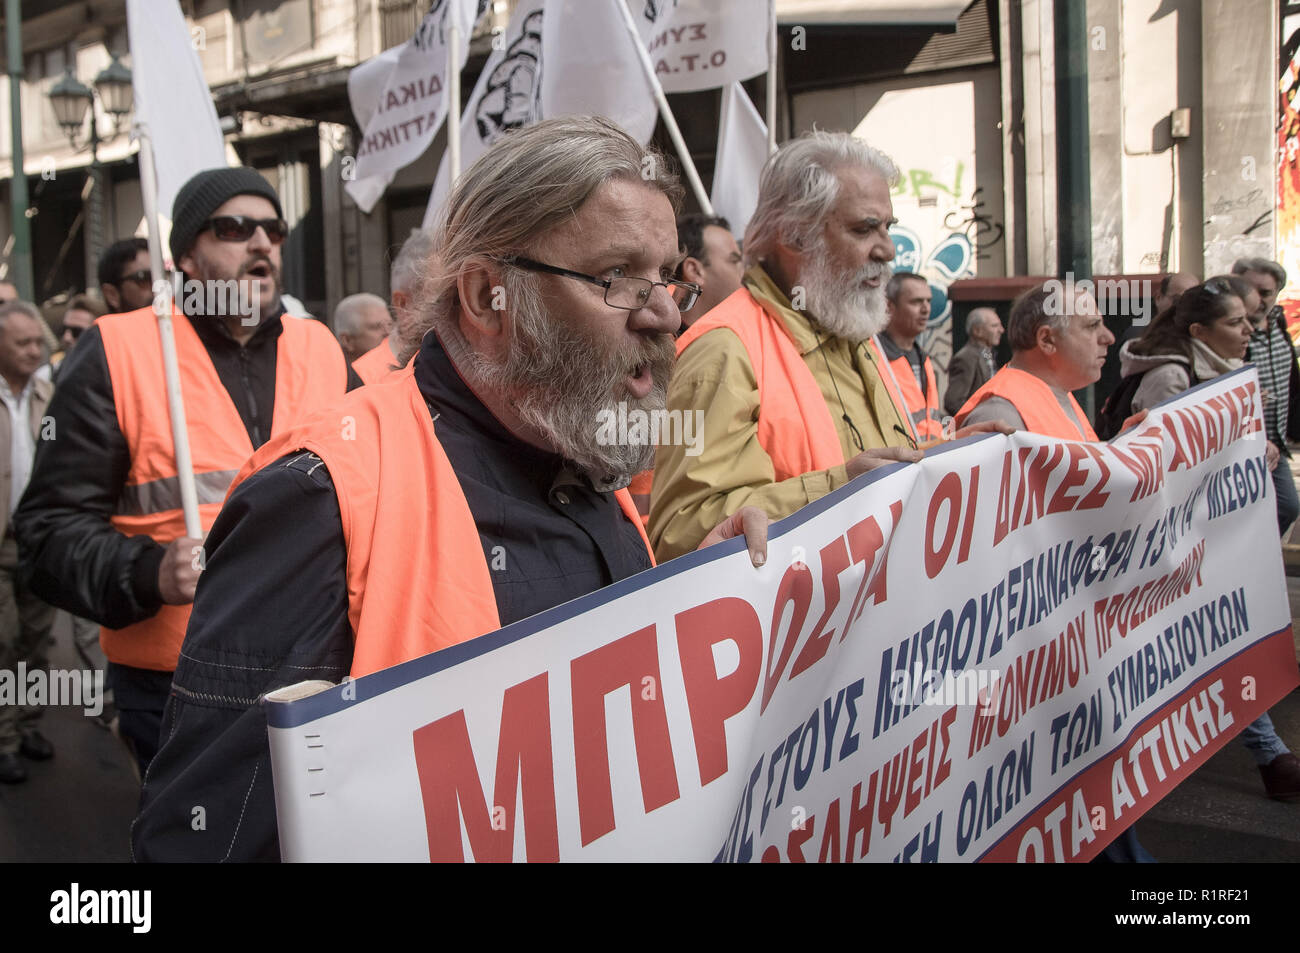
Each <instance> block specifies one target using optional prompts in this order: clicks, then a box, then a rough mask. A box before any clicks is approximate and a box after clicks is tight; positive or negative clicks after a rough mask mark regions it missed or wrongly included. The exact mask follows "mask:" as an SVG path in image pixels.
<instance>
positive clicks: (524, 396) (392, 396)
mask: <svg viewBox="0 0 1300 953" xmlns="http://www.w3.org/2000/svg"><path fill="white" fill-rule="evenodd" d="M643 170H650V174H651V177H650V178H643ZM668 170H669V165H668V160H666V159H665V158H664V157H663V156H661V155H658V154H657V153H654V152H647V150H645V149H644V148H643V147H642V146H641V145H640V144H639V143H637V142H636V141H635V140H634V139H632V138H631V137H630V136H628V135H627V134H626V133H624V132H623V131H622V130H621V129H618V128H617V127H616V126H614V125H612V124H611V123H609V122H608V121H606V120H603V119H595V118H586V117H567V118H563V119H553V120H547V121H544V122H540V123H537V124H535V125H532V126H529V127H526V128H523V129H519V130H516V131H513V132H510V133H508V134H507V135H505V136H503V137H502V138H501V139H499V140H498V141H497V142H496V143H495V144H494V145H493V146H492V147H491V148H490V149H489V150H488V151H487V152H485V153H484V154H483V155H482V156H481V157H480V158H479V159H478V161H477V162H475V164H474V165H473V166H472V167H471V168H470V169H468V170H467V171H466V172H465V174H464V175H463V176H461V178H460V180H459V181H458V182H457V184H456V186H455V188H454V189H453V191H452V193H451V195H450V197H449V198H448V200H447V206H446V208H445V215H444V219H443V221H442V224H441V225H440V226H439V229H438V233H437V237H436V241H435V252H434V255H435V256H436V257H437V259H438V265H437V267H436V268H429V267H428V265H427V263H426V267H425V271H424V275H425V277H426V281H425V282H424V286H425V294H424V296H423V298H424V301H425V302H426V304H425V308H424V310H425V320H424V322H423V326H420V327H416V328H413V329H412V331H411V333H410V335H408V336H407V339H406V342H405V344H406V346H405V348H404V351H405V352H407V353H413V354H414V356H413V357H412V358H411V360H410V362H409V363H408V364H407V365H406V366H405V367H404V368H403V369H402V370H401V371H397V372H394V373H392V374H389V375H388V376H386V377H385V378H384V379H383V380H381V381H379V382H377V383H372V384H367V385H366V386H365V387H363V388H361V389H360V390H358V391H356V392H355V393H353V394H350V395H349V396H348V398H347V399H346V400H344V401H343V402H342V403H341V404H340V405H339V406H338V408H337V411H338V413H337V415H336V414H333V413H331V414H329V415H322V416H321V417H319V418H318V419H317V420H316V421H315V422H313V423H312V424H310V425H308V426H305V427H303V428H301V429H299V430H298V431H297V432H296V433H294V434H291V435H288V436H286V437H285V438H283V439H281V440H277V441H275V442H273V444H271V445H269V446H267V447H264V448H263V449H262V450H261V451H259V452H258V454H257V455H256V456H255V457H254V459H253V460H252V461H250V463H249V466H248V467H246V468H245V471H244V474H243V475H242V477H241V479H242V482H237V483H236V486H235V488H234V490H233V491H232V493H231V496H230V499H229V501H228V502H227V504H226V508H225V509H224V510H223V512H222V514H221V517H220V518H219V519H218V520H217V523H216V525H215V526H214V527H213V530H212V533H211V535H210V536H209V546H210V553H209V564H208V570H207V574H206V576H205V578H204V583H203V586H202V587H201V588H200V590H199V594H198V599H197V601H196V603H195V606H194V617H193V620H192V622H191V624H190V629H189V632H188V634H187V635H186V639H185V650H184V654H183V657H182V659H181V664H180V666H179V667H178V668H177V671H176V691H175V693H174V695H173V698H172V702H171V706H170V707H169V709H168V713H167V721H166V725H165V727H164V738H165V739H166V741H165V742H164V744H163V746H162V749H161V750H160V751H159V753H158V757H157V759H156V760H155V761H154V767H153V769H152V770H151V771H150V774H149V778H148V779H147V781H146V783H145V787H144V790H143V792H142V796H141V814H140V816H139V817H138V818H137V819H136V823H135V825H134V826H133V828H132V841H133V848H134V856H135V857H136V859H137V860H139V859H145V860H170V859H177V860H179V859H185V860H222V859H228V860H251V859H276V858H278V857H279V847H278V839H277V829H276V819H275V800H274V792H273V787H272V779H271V771H270V761H269V759H270V755H269V751H268V747H267V734H266V720H265V715H264V713H263V710H262V708H261V707H260V706H259V705H257V704H256V703H255V701H254V699H256V698H257V697H258V696H259V695H261V694H262V693H264V692H268V691H272V690H274V689H276V688H280V687H283V686H286V685H290V684H293V683H296V682H299V681H302V680H303V679H304V678H315V679H329V680H331V681H338V680H340V679H341V678H343V677H344V676H346V675H349V674H351V675H353V676H360V675H363V674H367V673H369V672H373V671H376V670H378V669H382V668H386V667H388V666H391V665H395V664H397V663H399V662H402V661H405V660H407V659H411V658H416V657H418V656H421V655H424V654H427V653H429V652H433V651H436V650H438V649H440V648H443V647H445V646H449V645H453V644H456V643H459V642H464V641H467V640H469V639H472V638H474V637H476V636H479V635H481V634H484V633H487V632H491V631H494V630H496V629H497V628H498V627H499V626H502V625H506V624H509V623H511V622H514V621H516V620H518V619H522V618H525V617H528V616H531V615H534V614H535V613H538V612H541V611H543V610H545V609H548V608H550V607H552V606H556V605H559V604H561V603H564V602H567V601H569V600H571V599H574V598H577V597H579V596H583V595H586V594H587V593H590V592H592V591H594V590H596V589H599V588H601V587H603V586H607V585H610V584H612V583H615V582H618V581H619V580H621V579H625V578H627V577H628V576H631V575H633V574H635V573H637V572H640V571H641V570H643V569H646V568H649V567H650V566H651V565H652V564H653V560H652V558H651V555H650V552H649V545H648V542H647V541H646V539H645V534H644V532H643V531H642V530H641V528H640V523H639V521H638V520H637V518H636V512H635V509H634V507H633V506H632V502H631V499H630V497H629V496H628V495H627V493H626V491H625V490H624V489H623V488H624V487H626V485H627V483H628V481H629V480H630V479H631V478H632V475H633V474H635V473H638V472H640V471H641V470H643V469H645V467H646V466H647V465H648V463H649V459H650V455H651V451H652V450H653V447H652V446H650V445H648V444H646V443H639V444H638V443H632V442H628V443H618V442H615V443H610V442H606V441H603V440H602V439H601V437H600V434H601V428H600V424H599V420H600V417H601V413H602V411H608V410H609V409H610V408H611V407H617V406H618V404H619V403H624V404H626V405H627V406H628V407H630V408H631V409H630V410H628V413H631V412H633V411H636V410H644V411H647V412H649V411H654V410H659V411H662V408H663V400H664V391H665V388H666V386H667V381H668V376H669V374H670V372H671V369H672V362H673V332H675V331H676V330H677V328H678V326H679V325H680V323H681V313H682V309H683V308H687V307H689V306H691V305H692V304H694V299H695V296H696V294H697V292H698V289H697V288H695V287H694V286H691V285H684V284H682V283H680V282H676V281H674V280H672V277H671V276H672V274H673V269H674V268H675V267H676V265H677V261H678V258H679V252H678V246H677V232H676V228H675V227H674V204H675V203H676V202H677V201H678V200H679V198H680V195H681V188H680V186H679V185H678V183H677V180H676V177H675V176H674V175H672V174H671V173H670V172H669V171H668ZM430 331H431V332H432V333H425V332H430ZM340 418H342V419H343V420H346V421H347V422H348V425H347V426H345V427H343V428H340V426H339V423H340ZM741 532H744V533H745V534H746V536H747V538H748V539H749V540H750V551H751V558H752V559H753V560H754V561H756V562H758V561H761V560H760V556H759V554H762V553H765V550H766V520H764V519H763V517H762V514H761V513H758V512H756V511H754V510H753V509H752V508H750V509H747V510H745V511H743V512H742V513H740V514H737V516H736V517H735V518H731V519H727V520H725V521H724V524H723V525H722V526H719V527H717V528H715V530H714V532H713V533H712V534H710V538H709V539H707V540H706V541H705V542H706V543H712V542H715V541H717V540H720V539H724V538H727V537H730V536H736V535H739V534H740V533H741ZM288 620H292V624H287V622H288ZM240 659H245V660H247V661H245V662H242V663H241V662H239V661H238V660H240ZM254 659H255V660H256V664H254ZM232 663H233V664H232ZM218 686H220V687H219V688H218ZM195 804H203V805H205V808H206V820H207V829H206V831H205V832H204V833H203V834H201V835H199V836H195V834H194V832H193V830H192V829H191V827H190V824H191V812H192V809H193V806H194V805H195Z"/></svg>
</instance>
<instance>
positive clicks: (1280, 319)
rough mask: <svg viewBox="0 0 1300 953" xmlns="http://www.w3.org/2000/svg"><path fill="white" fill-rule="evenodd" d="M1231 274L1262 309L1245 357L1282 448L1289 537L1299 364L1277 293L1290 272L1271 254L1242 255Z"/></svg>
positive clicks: (1281, 486) (1297, 510) (1269, 430)
mask: <svg viewBox="0 0 1300 953" xmlns="http://www.w3.org/2000/svg"><path fill="white" fill-rule="evenodd" d="M1232 273H1233V274H1234V275H1240V276H1241V277H1242V278H1244V279H1245V280H1246V281H1248V282H1250V284H1251V285H1253V286H1254V288H1255V290H1256V291H1257V292H1259V309H1258V311H1257V312H1256V313H1255V314H1254V315H1252V316H1251V318H1252V320H1253V321H1254V322H1255V333H1254V334H1252V335H1251V336H1250V344H1249V346H1248V348H1247V351H1246V360H1247V361H1250V362H1251V363H1252V364H1254V365H1255V367H1256V369H1257V370H1258V371H1259V386H1260V392H1261V395H1262V399H1263V402H1264V429H1265V432H1266V434H1267V436H1268V439H1269V440H1270V441H1271V442H1272V443H1273V444H1274V445H1276V446H1277V448H1278V450H1280V451H1281V452H1282V461H1281V462H1280V463H1279V464H1278V465H1277V466H1276V467H1274V469H1273V487H1274V489H1275V490H1276V491H1277V524H1278V530H1279V531H1280V532H1281V534H1282V535H1283V536H1285V535H1286V532H1287V530H1288V529H1290V528H1291V524H1292V523H1294V522H1295V521H1296V517H1297V516H1300V497H1297V495H1296V487H1295V478H1294V477H1293V476H1292V475H1291V451H1290V450H1289V449H1288V448H1287V440H1288V439H1290V440H1294V439H1296V438H1297V436H1300V433H1297V431H1300V368H1298V367H1297V365H1296V355H1295V348H1294V347H1293V346H1292V344H1291V337H1290V335H1289V334H1288V333H1287V327H1286V315H1285V314H1284V313H1283V311H1282V306H1281V305H1279V304H1278V303H1277V295H1278V292H1279V291H1281V290H1282V289H1283V288H1284V287H1286V271H1285V270H1284V269H1283V268H1282V266H1281V265H1279V264H1278V263H1277V262H1275V261H1269V260H1268V259H1267V258H1239V259H1237V261H1236V262H1234V263H1233V265H1232Z"/></svg>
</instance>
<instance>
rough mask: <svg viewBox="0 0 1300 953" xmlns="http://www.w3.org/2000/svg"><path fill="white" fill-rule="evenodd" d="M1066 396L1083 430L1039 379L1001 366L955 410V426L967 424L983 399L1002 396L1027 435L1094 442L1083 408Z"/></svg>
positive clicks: (1095, 435) (1092, 432) (1071, 397)
mask: <svg viewBox="0 0 1300 953" xmlns="http://www.w3.org/2000/svg"><path fill="white" fill-rule="evenodd" d="M1066 396H1067V397H1069V399H1070V409H1071V410H1073V411H1074V413H1075V415H1076V416H1077V417H1078V418H1079V421H1080V422H1081V423H1082V424H1083V427H1082V429H1080V428H1079V427H1078V426H1076V425H1075V423H1074V421H1072V420H1071V419H1070V418H1069V416H1067V415H1066V413H1065V411H1064V410H1063V409H1062V408H1061V404H1060V402H1059V401H1058V400H1057V399H1056V394H1054V393H1053V392H1052V388H1050V387H1049V386H1047V384H1046V383H1044V382H1043V379H1042V378H1041V377H1036V376H1035V375H1033V374H1030V373H1028V372H1027V371H1022V370H1019V369H1018V368H1014V367H1009V366H1008V367H1004V368H1002V369H1001V370H1000V371H998V372H997V373H996V374H994V375H993V377H991V378H990V379H989V380H988V381H987V382H986V383H985V384H984V386H983V387H981V388H980V389H979V390H977V391H976V392H975V393H973V394H971V396H970V400H968V401H966V403H965V404H963V405H962V408H961V410H959V411H957V421H956V422H957V426H958V427H960V426H962V424H964V423H965V422H966V417H967V415H969V414H970V412H971V411H972V410H974V409H975V408H976V407H977V406H978V405H979V404H980V403H982V402H983V401H984V400H985V399H987V398H989V397H1001V398H1002V399H1003V400H1005V401H1009V402H1010V403H1011V405H1012V406H1013V407H1015V408H1016V413H1018V414H1019V415H1020V419H1021V420H1023V421H1024V422H1025V429H1026V430H1028V431H1029V432H1030V433H1037V434H1042V435H1043V436H1045V437H1057V438H1059V439H1061V440H1096V439H1097V434H1096V433H1095V432H1094V431H1093V429H1092V426H1091V425H1090V424H1089V423H1088V418H1087V416H1086V415H1085V414H1084V412H1083V408H1082V407H1080V406H1079V402H1078V401H1076V400H1075V399H1074V395H1073V394H1067V395H1066Z"/></svg>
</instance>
